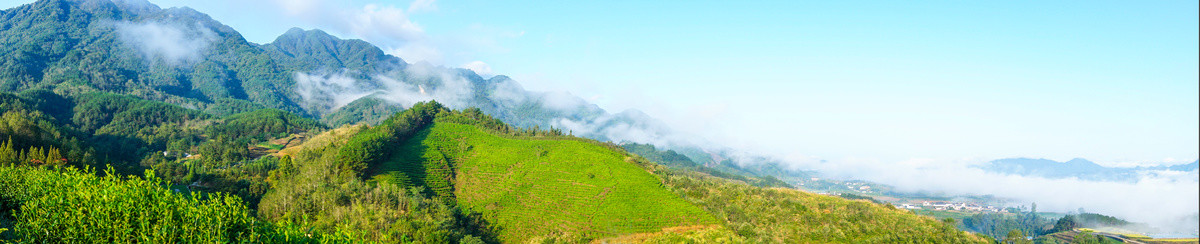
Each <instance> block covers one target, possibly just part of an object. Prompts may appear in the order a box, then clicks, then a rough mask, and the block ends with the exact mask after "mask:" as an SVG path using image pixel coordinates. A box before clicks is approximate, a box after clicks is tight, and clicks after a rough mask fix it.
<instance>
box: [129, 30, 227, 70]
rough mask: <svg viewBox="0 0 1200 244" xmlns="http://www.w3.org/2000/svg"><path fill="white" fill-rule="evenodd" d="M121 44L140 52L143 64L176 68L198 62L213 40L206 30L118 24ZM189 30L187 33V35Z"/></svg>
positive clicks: (210, 32)
mask: <svg viewBox="0 0 1200 244" xmlns="http://www.w3.org/2000/svg"><path fill="white" fill-rule="evenodd" d="M116 28H117V32H118V33H119V34H120V36H121V40H122V41H123V42H124V43H126V44H129V45H131V46H132V47H134V48H135V49H137V50H139V51H141V53H142V54H143V55H144V57H145V58H146V60H150V61H151V62H156V61H158V60H162V61H163V62H166V63H168V64H180V63H185V62H188V61H195V60H199V59H201V58H202V56H203V55H202V52H203V51H204V50H205V49H207V48H208V46H209V45H210V43H211V42H212V41H213V40H214V39H216V34H214V33H213V32H212V31H211V30H209V29H208V28H202V27H201V28H187V27H183V26H177V25H171V24H165V23H158V22H144V23H133V22H118V23H116ZM189 30H190V31H189Z"/></svg>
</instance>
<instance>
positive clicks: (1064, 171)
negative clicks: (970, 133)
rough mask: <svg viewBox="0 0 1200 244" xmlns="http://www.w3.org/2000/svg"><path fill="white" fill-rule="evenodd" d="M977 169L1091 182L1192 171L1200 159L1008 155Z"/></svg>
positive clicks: (1199, 167)
mask: <svg viewBox="0 0 1200 244" xmlns="http://www.w3.org/2000/svg"><path fill="white" fill-rule="evenodd" d="M979 168H981V169H984V170H987V171H990V172H995V173H1001V174H1009V175H1022V176H1036V177H1045V178H1051V179H1063V178H1078V179H1084V180H1092V181H1137V180H1138V179H1139V177H1140V176H1142V175H1144V174H1154V173H1156V172H1160V171H1175V172H1193V171H1197V170H1200V161H1193V162H1192V163H1188V164H1178V165H1169V166H1138V167H1105V166H1101V165H1099V164H1096V163H1094V162H1092V161H1088V160H1087V159H1082V158H1075V159H1071V160H1069V161H1066V162H1058V161H1054V160H1049V159H1032V158H1007V159H999V160H993V161H991V162H988V163H987V164H984V165H981V166H979Z"/></svg>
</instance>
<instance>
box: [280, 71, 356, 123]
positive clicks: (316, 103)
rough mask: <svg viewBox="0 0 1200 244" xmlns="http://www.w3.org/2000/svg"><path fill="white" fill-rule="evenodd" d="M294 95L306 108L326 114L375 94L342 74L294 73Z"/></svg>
mask: <svg viewBox="0 0 1200 244" xmlns="http://www.w3.org/2000/svg"><path fill="white" fill-rule="evenodd" d="M294 78H295V81H296V93H298V94H300V98H302V99H303V100H304V103H305V105H306V107H308V108H309V109H313V110H315V111H317V112H320V113H327V112H330V111H333V110H336V109H338V108H341V107H342V106H346V104H350V103H351V102H354V100H357V99H359V98H362V97H365V96H367V95H370V94H371V93H374V92H376V91H375V89H370V88H367V85H366V84H364V83H362V82H359V81H358V80H355V79H354V78H352V77H350V76H348V75H346V74H344V73H338V74H309V73H304V72H296V74H295V77H294Z"/></svg>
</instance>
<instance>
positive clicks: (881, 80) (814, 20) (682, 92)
mask: <svg viewBox="0 0 1200 244" xmlns="http://www.w3.org/2000/svg"><path fill="white" fill-rule="evenodd" d="M24 2H28V1H4V2H3V3H0V7H4V8H8V7H11V6H14V5H18V4H22V3H24ZM151 2H153V3H156V4H158V5H160V6H163V7H170V6H190V7H192V8H195V9H197V10H200V11H202V12H205V13H208V14H210V15H211V16H212V17H213V18H215V19H217V20H219V21H221V22H223V23H225V24H227V25H230V26H232V27H234V28H235V29H237V30H239V31H240V32H242V33H243V35H245V36H246V37H247V39H249V40H250V41H253V42H258V43H265V42H270V41H271V40H273V39H274V37H275V36H277V35H279V34H281V33H283V32H285V31H286V30H287V29H288V28H290V27H293V26H296V27H301V28H305V29H311V28H321V29H324V30H327V31H329V32H330V33H332V34H335V35H338V36H341V37H344V38H362V39H365V40H368V41H370V42H372V43H375V44H376V45H379V46H381V47H382V48H384V49H385V50H386V51H388V52H389V53H393V54H396V55H398V56H401V57H403V58H405V59H406V60H409V61H415V60H425V61H428V62H431V63H435V64H440V65H446V66H464V65H466V64H468V63H471V62H476V61H478V62H480V63H475V64H473V66H472V67H475V68H476V69H490V70H491V73H494V74H505V75H509V76H512V77H514V78H515V79H517V80H518V81H520V82H521V83H522V84H524V85H525V87H526V88H528V89H531V90H543V91H568V92H571V93H572V94H575V95H578V96H580V97H583V98H585V99H588V100H590V101H592V102H595V103H597V104H599V105H601V107H603V108H605V109H608V110H610V111H613V112H616V111H620V110H624V109H630V108H634V109H640V110H643V111H646V112H647V113H649V114H651V115H654V116H656V117H658V118H660V119H662V120H663V121H665V122H667V123H668V124H669V125H671V126H673V127H675V128H677V129H679V130H682V131H685V132H689V133H693V134H696V135H699V136H702V137H705V138H708V139H709V140H713V141H719V142H722V143H726V144H728V145H730V146H732V147H735V148H739V149H746V150H749V151H752V152H759V153H765V154H769V155H775V156H779V157H782V158H788V159H792V160H808V159H815V158H819V159H828V160H839V159H862V158H868V159H871V160H879V161H883V162H889V161H900V160H908V159H913V158H924V159H930V158H932V159H945V160H964V159H965V160H968V161H970V160H990V159H995V158H1003V157H1018V156H1023V157H1044V158H1051V159H1057V160H1067V159H1070V158H1074V157H1083V158H1088V159H1092V160H1094V161H1098V162H1100V163H1103V164H1109V165H1131V164H1134V163H1146V162H1164V161H1172V162H1174V163H1182V162H1185V161H1186V162H1191V161H1193V160H1196V158H1197V154H1198V152H1197V148H1198V147H1200V130H1198V128H1200V112H1197V111H1200V104H1198V101H1200V97H1198V95H1200V87H1198V84H1200V77H1198V73H1200V71H1198V69H1197V66H1200V64H1198V60H1200V57H1198V54H1197V53H1198V52H1200V50H1198V49H1197V46H1200V42H1198V41H1197V36H1198V34H1197V29H1198V25H1197V22H1198V19H1200V17H1198V15H1197V8H1198V6H1197V2H1196V1H992V2H985V1H928V2H902V3H897V2H875V1H821V2H802V1H759V2H743V1H704V2H695V1H687V2H674V1H594V2H588V1H583V2H577V1H518V2H503V1H474V0H467V1H430V0H421V1H418V2H411V1H365V0H354V1H319V0H275V1H230V0H204V1H200V0H152V1H151ZM232 6H237V7H232ZM482 64H486V66H484V65H482Z"/></svg>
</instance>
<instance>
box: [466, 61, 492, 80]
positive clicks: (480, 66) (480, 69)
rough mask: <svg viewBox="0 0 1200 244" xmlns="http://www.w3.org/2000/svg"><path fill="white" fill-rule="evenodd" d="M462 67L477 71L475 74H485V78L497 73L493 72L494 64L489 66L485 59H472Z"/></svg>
mask: <svg viewBox="0 0 1200 244" xmlns="http://www.w3.org/2000/svg"><path fill="white" fill-rule="evenodd" d="M462 68H464V69H469V70H471V71H475V74H478V75H479V76H483V77H484V78H487V77H492V76H494V75H495V73H492V66H489V65H488V64H487V63H484V62H483V61H472V62H470V63H467V64H464V65H462Z"/></svg>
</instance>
